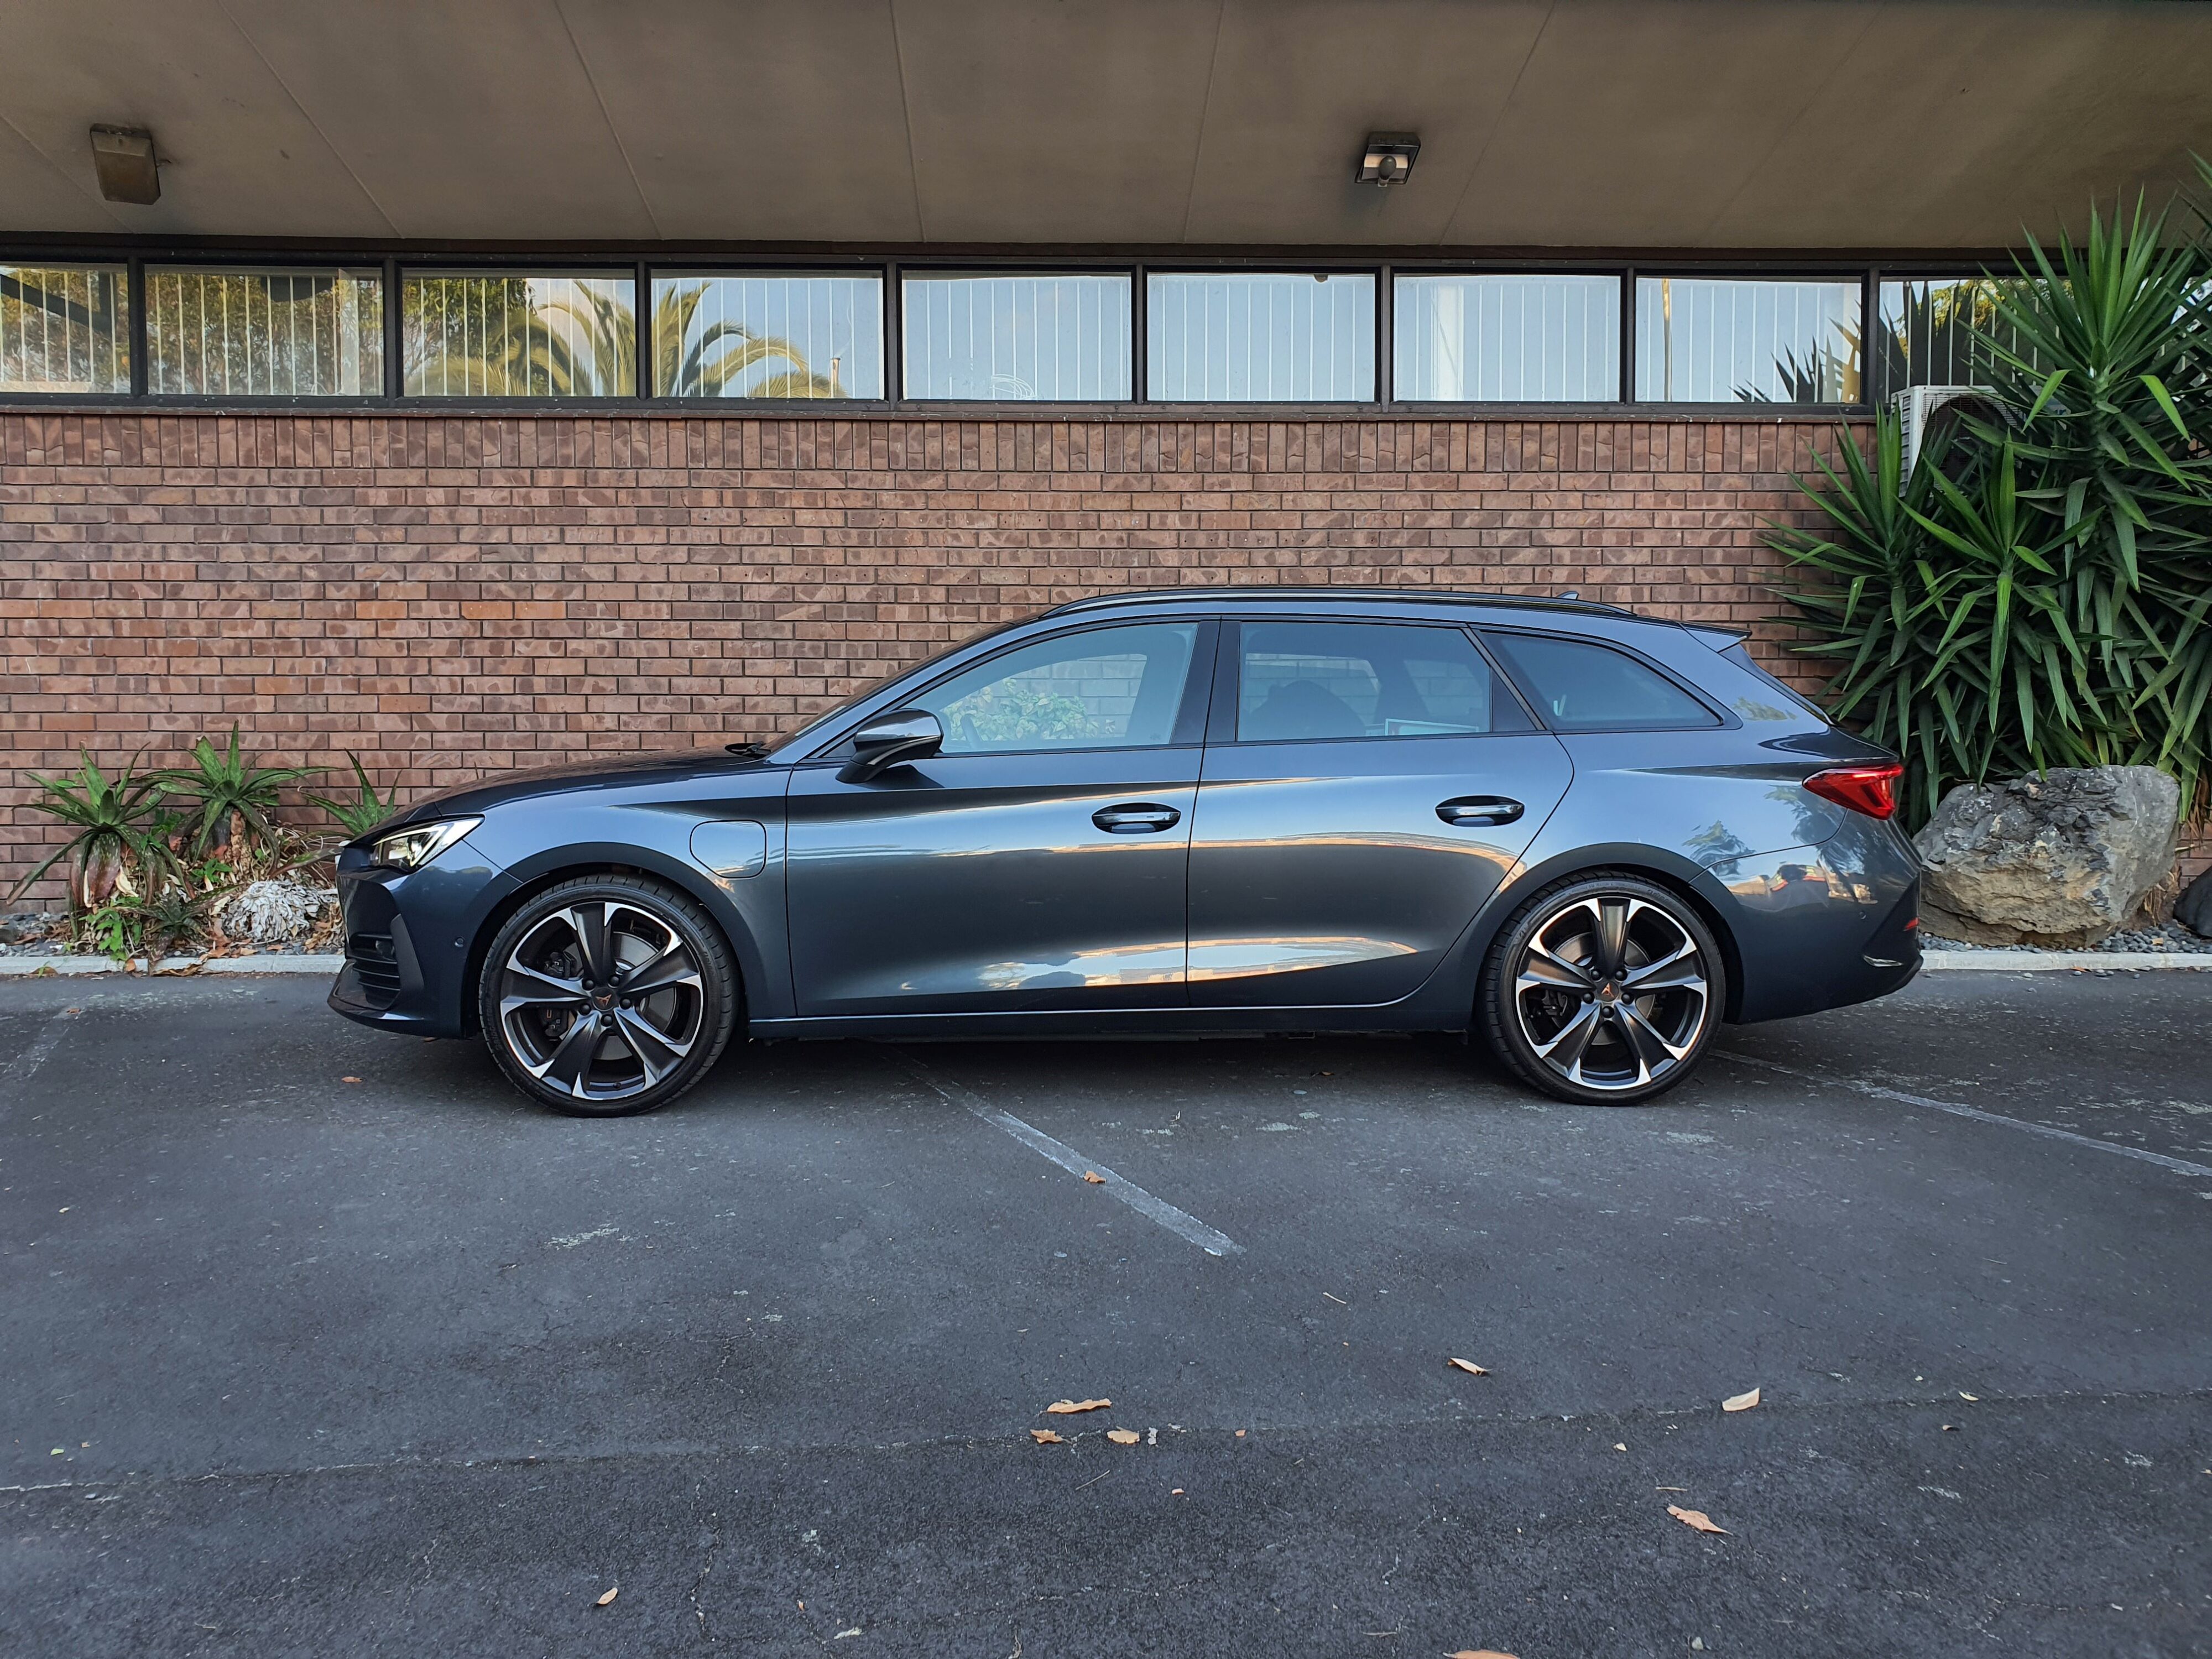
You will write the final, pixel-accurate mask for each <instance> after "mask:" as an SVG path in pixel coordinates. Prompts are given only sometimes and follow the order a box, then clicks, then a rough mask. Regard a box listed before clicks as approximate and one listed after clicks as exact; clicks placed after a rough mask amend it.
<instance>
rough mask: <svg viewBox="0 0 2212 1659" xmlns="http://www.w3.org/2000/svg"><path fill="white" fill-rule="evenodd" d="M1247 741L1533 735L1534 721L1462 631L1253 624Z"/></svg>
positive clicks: (1245, 640) (1241, 716)
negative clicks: (1530, 727)
mask: <svg viewBox="0 0 2212 1659" xmlns="http://www.w3.org/2000/svg"><path fill="white" fill-rule="evenodd" d="M1239 636H1240V640H1241V646H1240V650H1239V660H1238V664H1237V668H1238V676H1237V741H1239V742H1240V743H1288V742H1299V741H1304V742H1314V741H1318V740H1322V739H1327V738H1425V737H1448V736H1471V735H1479V734H1481V733H1484V732H1525V731H1527V730H1528V717H1527V716H1526V715H1524V714H1522V712H1521V709H1520V706H1519V705H1518V704H1517V703H1516V702H1514V700H1513V696H1512V694H1511V693H1510V691H1508V690H1505V688H1504V686H1502V685H1499V684H1498V683H1497V679H1496V677H1495V676H1494V675H1493V674H1492V672H1491V670H1490V665H1489V664H1488V663H1487V662H1486V661H1484V660H1483V657H1482V653H1480V651H1478V650H1476V649H1475V647H1474V641H1472V640H1470V639H1469V638H1468V636H1467V635H1465V634H1463V633H1462V632H1461V631H1460V630H1459V629H1455V628H1422V627H1418V626H1413V625H1411V624H1403V623H1288V622H1286V623H1272V622H1270V623H1245V624H1244V625H1243V628H1242V629H1240V630H1239Z"/></svg>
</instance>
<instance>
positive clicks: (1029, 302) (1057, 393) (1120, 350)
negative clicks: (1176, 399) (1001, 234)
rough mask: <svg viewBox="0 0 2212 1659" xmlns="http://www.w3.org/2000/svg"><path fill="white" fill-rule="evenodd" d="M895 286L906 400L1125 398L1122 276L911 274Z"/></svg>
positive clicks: (1127, 309) (1125, 284) (1126, 289)
mask: <svg viewBox="0 0 2212 1659" xmlns="http://www.w3.org/2000/svg"><path fill="white" fill-rule="evenodd" d="M902 286H903V289H904V301H905V305H904V310H903V314H902V320H901V327H902V329H903V330H904V337H905V341H906V395H907V396H908V397H909V398H950V399H956V400H958V401H961V402H974V403H1010V402H1011V403H1029V402H1036V403H1124V402H1127V400H1128V397H1129V392H1130V386H1129V377H1130V362H1129V340H1130V330H1131V326H1132V325H1131V320H1130V319H1131V313H1132V301H1131V298H1130V281H1129V278H1127V276H1060V275H1055V276H1016V275H1007V276H908V277H907V278H906V279H905V281H904V283H903V284H902Z"/></svg>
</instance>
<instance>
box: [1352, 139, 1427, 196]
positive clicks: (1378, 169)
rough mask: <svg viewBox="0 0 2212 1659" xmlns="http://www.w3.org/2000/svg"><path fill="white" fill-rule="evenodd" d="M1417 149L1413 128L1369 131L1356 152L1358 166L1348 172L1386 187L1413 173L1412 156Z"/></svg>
mask: <svg viewBox="0 0 2212 1659" xmlns="http://www.w3.org/2000/svg"><path fill="white" fill-rule="evenodd" d="M1420 153H1421V136H1420V134H1419V133H1417V132H1370V133H1369V134H1368V135H1367V143H1365V144H1364V146H1363V147H1362V148H1361V149H1360V152H1359V170H1358V172H1357V173H1354V174H1353V175H1352V176H1353V178H1355V179H1358V182H1359V183H1361V184H1363V185H1374V186H1375V187H1376V189H1377V190H1388V189H1389V188H1390V186H1391V185H1402V184H1404V183H1405V182H1406V180H1407V179H1409V178H1411V177H1412V176H1413V160H1414V158H1415V157H1416V156H1418V155H1420Z"/></svg>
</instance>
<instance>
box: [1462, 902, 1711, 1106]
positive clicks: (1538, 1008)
mask: <svg viewBox="0 0 2212 1659" xmlns="http://www.w3.org/2000/svg"><path fill="white" fill-rule="evenodd" d="M1726 974H1727V968H1726V966H1725V964H1724V963H1723V961H1722V957H1721V952H1720V947H1719V945H1717V943H1716V942H1715V940H1714V939H1713V935H1712V932H1711V929H1710V928H1708V927H1706V926H1705V921H1704V920H1703V919H1702V918H1701V917H1700V916H1699V915H1698V913H1697V911H1696V910H1695V909H1693V908H1692V907H1691V906H1690V905H1689V904H1687V903H1686V902H1684V901H1683V900H1682V899H1681V898H1680V896H1678V895H1676V894H1674V893H1672V892H1670V891H1668V890H1667V889H1666V888H1664V887H1662V886H1660V885H1659V884H1657V883H1656V882H1652V881H1647V880H1645V879H1644V878H1643V877H1641V876H1632V875H1629V874H1627V873H1626V872H1618V873H1614V872H1597V873H1596V874H1594V875H1588V876H1576V877H1571V878H1568V879H1566V880H1565V881H1560V882H1555V883H1553V884H1552V885H1551V886H1549V887H1547V888H1546V889H1545V890H1543V891H1541V892H1540V893H1538V894H1537V895H1536V896H1534V897H1533V898H1531V899H1530V900H1529V901H1528V902H1527V903H1526V904H1524V905H1522V907H1521V908H1520V909H1519V910H1518V911H1516V913H1515V915H1514V917H1513V920H1512V921H1510V922H1508V923H1507V924H1506V926H1505V929H1504V932H1503V933H1500V934H1499V935H1498V939H1497V940H1496V941H1495V942H1494V943H1493V944H1492V946H1491V949H1490V955H1489V957H1488V958H1487V960H1486V962H1485V963H1484V964H1483V970H1482V982H1481V988H1480V991H1479V992H1478V993H1477V994H1476V1001H1475V1026H1476V1029H1477V1030H1479V1031H1480V1033H1481V1034H1482V1036H1483V1038H1484V1040H1485V1041H1486V1042H1487V1043H1488V1045H1489V1047H1490V1049H1491V1051H1492V1053H1493V1054H1496V1055H1497V1056H1498V1060H1500V1061H1501V1062H1503V1063H1504V1066H1506V1067H1507V1068H1508V1069H1509V1070H1510V1071H1511V1072H1512V1073H1514V1074H1515V1075H1516V1077H1519V1078H1520V1079H1522V1081H1524V1082H1527V1083H1530V1084H1533V1085H1534V1086H1535V1087H1537V1088H1539V1089H1541V1090H1542V1091H1544V1092H1545V1093H1547V1094H1549V1095H1554V1096H1556V1097H1559V1099H1561V1100H1575V1101H1583V1102H1585V1103H1590V1104H1594V1105H1606V1106H1633V1105H1637V1104H1640V1103H1642V1102H1644V1101H1647V1100H1650V1099H1652V1098H1653V1097H1656V1096H1658V1095H1662V1094H1664V1093H1665V1092H1666V1091H1668V1090H1669V1089H1671V1088H1673V1087H1674V1085H1676V1084H1678V1083H1680V1082H1681V1081H1682V1080H1683V1079H1685V1078H1686V1077H1688V1076H1689V1075H1690V1073H1691V1072H1692V1070H1694V1069H1695V1068H1696V1066H1697V1064H1698V1061H1699V1060H1700V1059H1701V1058H1703V1056H1704V1054H1705V1045H1706V1044H1707V1043H1708V1042H1711V1038H1712V1034H1713V1030H1714V1028H1715V1027H1716V1026H1717V1025H1718V1024H1720V1020H1721V1012H1722V1010H1723V1009H1724V1008H1725V1007H1726V1006H1728V983H1727V980H1726Z"/></svg>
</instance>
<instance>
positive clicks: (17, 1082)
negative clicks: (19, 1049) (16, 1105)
mask: <svg viewBox="0 0 2212 1659" xmlns="http://www.w3.org/2000/svg"><path fill="white" fill-rule="evenodd" d="M77 1012H78V1011H77V1010H76V1009H75V1008H64V1009H63V1010H62V1011H61V1012H59V1013H58V1014H56V1015H55V1016H54V1017H53V1018H52V1019H50V1020H48V1021H47V1022H46V1024H45V1025H43V1026H42V1027H40V1030H39V1035H38V1036H35V1037H33V1039H32V1040H31V1046H30V1047H29V1048H26V1049H24V1050H23V1053H22V1055H21V1058H20V1059H18V1060H16V1061H15V1064H14V1065H13V1066H9V1068H8V1071H7V1074H6V1077H5V1079H0V1082H3V1083H4V1086H0V1101H5V1100H9V1099H12V1098H13V1097H15V1096H16V1095H18V1094H20V1093H21V1091H22V1089H23V1085H25V1084H27V1083H28V1082H29V1081H30V1080H31V1076H32V1073H34V1072H36V1071H37V1070H38V1069H39V1067H40V1066H43V1065H45V1064H46V1061H47V1060H48V1059H49V1058H51V1057H52V1054H53V1052H54V1050H55V1049H56V1048H58V1047H60V1045H61V1040H62V1034H63V1032H64V1030H66V1029H67V1028H68V1025H69V1023H70V1021H71V1020H73V1019H75V1018H76V1017H77Z"/></svg>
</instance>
